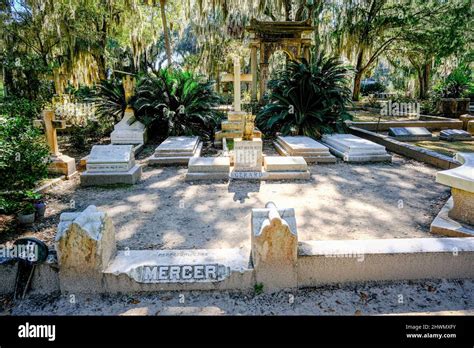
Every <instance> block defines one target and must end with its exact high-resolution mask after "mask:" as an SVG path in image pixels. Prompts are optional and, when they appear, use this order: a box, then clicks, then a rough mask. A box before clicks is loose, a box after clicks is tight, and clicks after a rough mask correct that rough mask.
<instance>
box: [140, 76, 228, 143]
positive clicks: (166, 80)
mask: <svg viewBox="0 0 474 348" xmlns="http://www.w3.org/2000/svg"><path fill="white" fill-rule="evenodd" d="M212 85H213V83H212V82H210V81H201V80H200V78H198V77H196V76H194V75H193V74H191V73H189V72H184V71H181V70H174V69H162V70H160V71H158V73H157V74H153V75H148V76H145V77H144V78H143V79H142V80H141V81H140V82H139V83H138V86H137V93H136V100H135V103H134V109H135V110H137V118H138V119H139V120H140V121H142V122H143V123H144V124H145V125H146V126H149V127H150V128H151V129H152V130H153V129H155V130H158V131H159V130H161V131H163V130H164V131H165V132H164V133H166V135H200V136H202V137H204V138H206V139H211V137H212V135H213V132H214V128H215V126H216V124H217V117H218V113H217V112H216V111H215V110H213V109H212V107H213V106H216V105H218V102H219V97H218V95H217V94H216V93H215V92H214V90H213V88H212Z"/></svg>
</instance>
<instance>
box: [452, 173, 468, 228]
mask: <svg viewBox="0 0 474 348" xmlns="http://www.w3.org/2000/svg"><path fill="white" fill-rule="evenodd" d="M472 174H473V176H474V169H473V170H472ZM473 180H474V177H473ZM451 194H452V196H453V203H454V205H453V208H452V209H451V210H450V211H449V213H448V216H449V217H450V218H451V219H454V220H456V221H460V222H463V223H466V224H468V225H471V226H474V192H469V191H465V190H460V189H457V188H455V187H452V188H451Z"/></svg>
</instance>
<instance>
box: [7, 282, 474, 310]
mask: <svg viewBox="0 0 474 348" xmlns="http://www.w3.org/2000/svg"><path fill="white" fill-rule="evenodd" d="M74 301H75V303H71V297H70V295H69V296H66V295H63V296H61V295H58V296H56V297H55V296H30V297H29V298H27V299H26V300H24V301H22V302H15V303H14V302H12V301H11V300H9V299H6V298H3V301H2V300H1V299H0V304H2V303H3V308H0V310H1V311H0V313H3V314H4V315H371V314H372V315H373V314H407V313H413V312H423V313H426V314H434V315H437V314H465V315H466V314H469V315H474V280H450V281H446V280H427V281H416V282H412V281H406V282H385V283H363V284H357V285H345V286H341V285H335V286H324V287H319V288H314V289H300V290H297V291H291V292H289V291H281V292H278V293H275V294H271V295H270V294H260V295H256V294H254V293H253V292H252V293H250V292H249V293H234V292H165V293H160V294H147V295H143V294H142V295H104V296H100V295H94V296H91V295H89V296H85V295H77V296H74Z"/></svg>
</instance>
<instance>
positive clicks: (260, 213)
mask: <svg viewBox="0 0 474 348" xmlns="http://www.w3.org/2000/svg"><path fill="white" fill-rule="evenodd" d="M267 207H268V208H265V209H253V210H252V237H251V243H252V262H253V266H254V268H255V277H256V282H257V284H263V289H264V291H269V292H271V291H275V290H278V289H283V288H292V287H297V285H298V276H297V254H298V252H297V249H298V237H297V232H296V220H295V212H294V210H293V209H277V208H276V207H275V206H274V205H273V204H267Z"/></svg>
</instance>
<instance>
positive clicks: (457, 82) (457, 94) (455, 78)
mask: <svg viewBox="0 0 474 348" xmlns="http://www.w3.org/2000/svg"><path fill="white" fill-rule="evenodd" d="M472 84H473V79H472V71H471V69H470V68H469V67H467V66H464V65H461V66H459V67H457V68H456V69H454V70H453V71H452V72H451V73H450V74H449V75H448V77H447V78H446V79H445V80H444V81H443V82H442V84H441V85H440V86H438V92H439V93H440V94H441V96H442V98H462V97H464V96H465V95H467V94H468V93H469V89H470V88H472Z"/></svg>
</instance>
